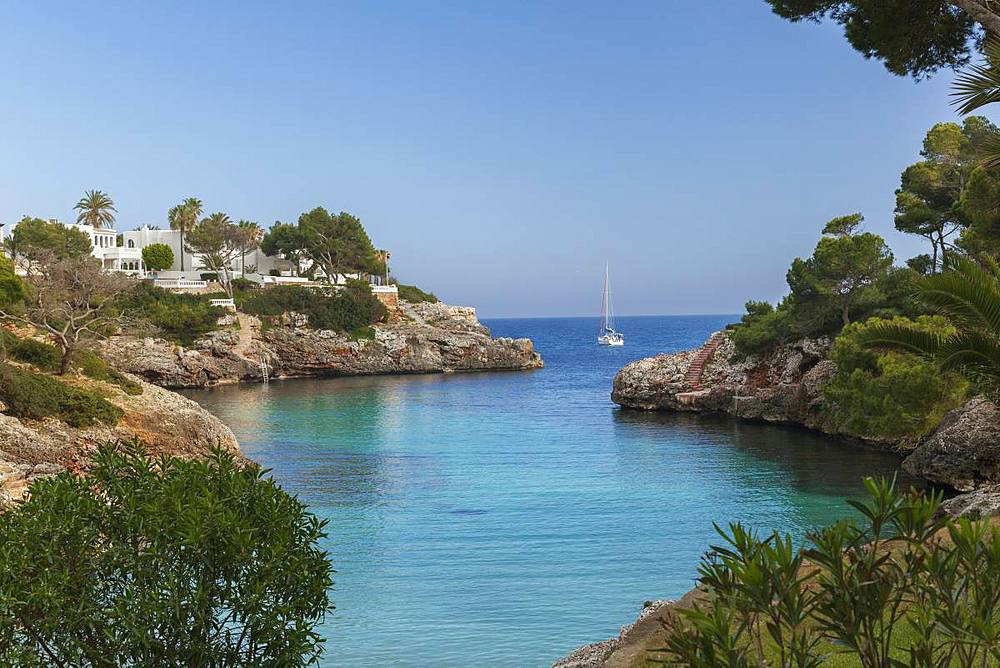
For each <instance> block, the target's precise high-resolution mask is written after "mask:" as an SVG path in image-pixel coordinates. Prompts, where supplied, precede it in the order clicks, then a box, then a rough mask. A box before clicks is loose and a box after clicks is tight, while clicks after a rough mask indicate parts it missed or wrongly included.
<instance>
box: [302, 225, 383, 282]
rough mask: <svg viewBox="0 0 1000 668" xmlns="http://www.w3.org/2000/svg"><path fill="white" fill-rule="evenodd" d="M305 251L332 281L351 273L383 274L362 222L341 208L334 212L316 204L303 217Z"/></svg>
mask: <svg viewBox="0 0 1000 668" xmlns="http://www.w3.org/2000/svg"><path fill="white" fill-rule="evenodd" d="M299 232H300V234H301V235H302V241H303V250H304V251H305V254H306V256H307V257H308V258H309V259H310V260H312V261H313V262H314V263H315V264H316V265H318V266H319V268H320V269H322V270H323V273H324V274H326V277H327V279H328V280H330V281H331V282H332V283H336V282H337V278H338V277H339V276H341V275H344V274H351V273H380V270H381V262H380V260H379V257H378V255H377V253H376V252H375V247H374V246H372V242H371V240H370V239H369V238H368V234H367V233H366V232H365V228H364V227H363V226H362V225H361V221H360V220H358V219H357V218H355V217H354V216H352V215H351V214H349V213H347V212H345V211H341V212H340V213H339V214H337V215H336V216H333V215H331V214H330V213H329V212H328V211H327V210H326V209H324V208H323V207H316V208H315V209H313V210H312V211H309V212H308V213H304V214H302V215H301V216H299Z"/></svg>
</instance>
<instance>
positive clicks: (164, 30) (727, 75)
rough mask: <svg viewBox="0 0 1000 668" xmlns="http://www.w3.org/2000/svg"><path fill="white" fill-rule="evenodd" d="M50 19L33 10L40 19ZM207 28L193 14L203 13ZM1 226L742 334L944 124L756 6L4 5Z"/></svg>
mask: <svg viewBox="0 0 1000 668" xmlns="http://www.w3.org/2000/svg"><path fill="white" fill-rule="evenodd" d="M43 4H44V5H45V6H42V5H43ZM209 4H211V6H208V5H209ZM0 21H2V23H3V24H4V25H5V26H6V27H7V30H5V35H4V39H3V40H2V41H0V58H2V60H3V62H4V63H5V67H3V68H0V96H2V100H3V104H2V106H0V128H2V137H3V141H2V144H0V145H2V147H3V150H2V152H0V156H2V157H3V160H0V220H3V221H5V222H11V221H14V220H17V219H18V218H19V217H20V216H22V215H24V214H31V215H38V216H42V217H59V218H62V219H64V220H65V219H69V218H70V217H71V215H72V206H73V204H74V203H75V201H76V200H77V199H78V198H79V196H80V195H81V193H82V191H83V190H84V189H87V188H99V189H102V190H106V191H108V192H109V193H111V195H112V196H113V197H114V199H115V201H116V202H117V204H118V209H119V227H120V228H122V229H130V228H132V227H135V226H137V225H138V224H141V223H151V224H163V223H164V220H165V216H166V210H167V209H168V208H169V207H170V206H171V205H172V204H174V203H176V202H177V201H179V200H180V199H182V198H184V197H187V196H191V195H194V196H198V197H200V198H201V199H202V200H203V201H204V202H205V206H206V207H207V208H208V209H209V210H211V211H216V210H222V211H226V212H228V213H229V214H230V215H231V216H232V217H233V218H248V219H252V220H258V221H260V222H261V223H263V224H265V225H269V224H270V223H272V222H273V221H274V220H284V221H294V220H295V219H296V218H297V216H298V214H299V213H301V212H302V211H305V210H308V209H310V208H312V207H314V206H317V205H324V206H327V207H328V208H331V209H337V210H340V209H343V210H347V211H350V212H352V213H354V214H356V215H358V216H360V217H361V219H362V221H363V222H364V223H365V225H366V227H367V228H368V230H369V232H370V234H371V236H372V238H373V240H374V241H375V242H376V244H377V245H380V246H386V247H389V248H391V249H392V251H393V262H392V265H393V269H394V272H395V273H396V275H397V276H398V277H399V278H400V279H401V280H402V281H404V282H408V283H416V284H418V285H420V286H422V287H425V288H426V289H430V290H434V291H435V292H437V293H438V294H439V295H440V296H441V297H442V298H444V299H446V300H448V301H450V302H452V303H461V304H471V305H475V306H477V307H479V311H480V315H482V316H486V317H496V316H539V315H587V314H593V313H596V312H598V311H599V308H600V286H601V279H602V272H603V265H604V261H605V260H607V261H609V262H610V263H611V270H612V284H613V287H614V290H615V303H616V308H617V310H618V312H619V313H622V314H653V313H735V312H739V311H741V310H742V304H743V302H744V301H746V300H747V299H750V298H753V299H775V298H778V297H780V296H781V295H782V294H783V292H784V288H785V284H784V274H785V270H786V269H787V267H788V264H789V262H790V260H791V259H792V258H793V257H794V256H796V255H806V254H808V253H810V252H811V249H812V247H813V245H814V244H815V242H816V238H817V237H818V235H819V230H820V228H821V227H822V225H823V223H824V222H825V221H826V220H827V219H829V218H831V217H833V216H836V215H841V214H844V213H849V212H853V211H861V212H863V213H864V214H865V216H866V218H867V221H868V227H869V229H871V230H873V231H876V232H878V233H881V234H883V235H885V236H886V238H887V239H888V240H889V242H890V244H891V245H892V246H893V249H894V250H895V251H896V254H897V256H898V257H899V259H900V260H902V259H905V258H907V257H910V256H912V255H914V254H916V253H918V252H923V248H922V245H921V243H920V241H919V240H917V239H908V238H905V237H904V236H903V235H899V234H897V233H896V232H895V231H894V230H893V229H892V208H893V201H894V196H893V191H894V189H895V188H896V187H897V186H898V183H899V173H900V171H901V170H902V169H903V168H904V167H905V166H906V165H907V164H909V163H910V162H913V161H914V160H916V159H917V157H918V156H917V152H918V150H919V147H920V141H921V139H922V137H923V134H924V132H925V131H926V130H927V128H929V127H930V126H931V125H932V124H933V123H935V122H937V121H942V120H952V119H954V118H955V115H954V113H953V112H952V110H951V109H950V108H949V105H948V100H947V92H948V83H949V81H950V78H951V75H950V73H944V74H941V75H938V76H937V77H935V78H933V79H931V80H929V81H924V82H921V83H915V82H913V81H912V80H909V79H900V78H897V77H894V76H892V75H890V74H889V73H888V72H886V71H885V69H884V68H883V67H882V65H881V64H879V63H876V62H873V61H866V60H864V59H863V58H862V57H861V56H860V55H859V54H857V53H856V52H854V51H853V50H852V49H851V48H850V47H849V46H848V45H847V43H846V42H845V41H844V39H843V37H842V35H841V34H840V31H839V29H838V28H837V27H836V26H834V25H814V24H798V25H795V24H790V23H787V22H785V21H782V20H781V19H779V18H778V17H776V16H774V15H772V14H771V12H770V10H769V8H768V6H767V5H766V4H765V3H764V2H763V1H757V0H741V1H740V2H734V1H733V0H701V1H699V2H690V1H687V2H681V1H679V0H659V1H650V2H622V3H607V2H572V3H571V2H532V3H522V2H490V3H476V2H458V1H456V2H398V3H395V2H341V3H327V2H317V3H306V2H302V3H287V4H286V3H273V2H267V3H263V2H262V3H250V2H231V3H181V2H177V3H161V4H158V5H154V4H153V3H125V2H123V3H115V4H112V3H65V4H62V5H60V4H57V3H5V4H4V5H2V7H0Z"/></svg>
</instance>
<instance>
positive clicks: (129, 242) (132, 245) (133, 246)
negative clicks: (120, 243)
mask: <svg viewBox="0 0 1000 668" xmlns="http://www.w3.org/2000/svg"><path fill="white" fill-rule="evenodd" d="M128 247H129V248H135V242H134V241H132V240H131V239H129V240H128Z"/></svg>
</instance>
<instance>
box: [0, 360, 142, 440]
mask: <svg viewBox="0 0 1000 668" xmlns="http://www.w3.org/2000/svg"><path fill="white" fill-rule="evenodd" d="M0 400H2V401H3V403H4V405H5V406H6V408H5V409H4V412H5V413H7V414H8V415H13V416H14V417H18V418H29V419H34V420H40V419H42V418H46V417H55V418H58V419H60V420H62V421H63V422H65V423H66V424H68V425H70V426H71V427H90V426H92V425H95V424H105V425H108V426H114V425H116V424H118V420H119V419H120V418H121V416H122V410H121V409H120V408H118V407H117V406H115V405H114V404H111V403H110V402H108V401H107V400H106V399H105V398H104V397H102V396H101V395H99V394H98V393H96V392H92V391H90V390H85V389H81V388H76V387H71V386H69V385H66V384H64V383H62V382H60V381H58V380H56V379H55V378H53V377H51V376H47V375H44V374H40V373H32V372H29V371H24V370H23V369H18V368H17V367H14V366H11V365H10V364H0Z"/></svg>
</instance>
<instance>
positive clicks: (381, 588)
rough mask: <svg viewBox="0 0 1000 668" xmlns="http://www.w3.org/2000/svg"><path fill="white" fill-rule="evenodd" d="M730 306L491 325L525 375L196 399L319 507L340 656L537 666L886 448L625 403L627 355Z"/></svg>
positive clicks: (805, 516)
mask: <svg viewBox="0 0 1000 668" xmlns="http://www.w3.org/2000/svg"><path fill="white" fill-rule="evenodd" d="M727 320H728V319H727V318H725V317H721V316H719V317H709V316H705V317H692V318H624V319H622V322H621V323H620V324H621V325H622V327H623V329H624V331H626V332H627V334H628V341H629V344H628V346H626V347H625V348H624V349H618V350H614V351H607V350H595V346H593V345H592V340H593V336H592V334H593V332H592V330H593V326H592V325H593V323H592V322H590V321H589V320H574V319H558V320H521V321H514V320H508V321H497V322H495V323H491V324H492V326H493V328H494V333H495V334H497V335H501V336H510V335H515V336H530V337H532V338H533V339H534V340H535V343H536V346H537V347H538V349H539V350H541V352H542V354H543V356H544V357H545V360H546V368H545V369H544V370H540V371H535V372H529V373H494V374H468V375H463V374H457V375H450V376H406V377H401V378H353V379H326V380H297V381H286V382H274V383H272V384H271V385H270V386H268V387H261V386H247V387H224V388H219V389H216V390H212V391H206V392H192V393H189V394H190V396H192V397H193V398H195V399H196V400H198V401H199V402H201V403H202V404H203V405H205V406H206V407H208V408H209V409H210V410H212V411H213V412H215V413H216V414H217V415H219V416H220V417H222V419H223V420H225V421H226V422H227V424H229V425H230V426H231V427H232V428H233V430H234V431H235V432H236V434H237V436H238V437H239V439H240V443H241V445H242V447H243V450H244V452H245V453H246V454H247V455H248V456H250V457H252V458H254V459H256V460H257V461H259V462H261V463H262V464H264V465H265V466H267V467H270V468H271V469H273V473H272V475H273V476H274V478H275V479H276V480H278V481H279V482H280V483H281V484H282V486H284V487H285V489H287V490H288V491H290V492H292V493H294V494H297V495H299V496H300V497H301V498H302V499H303V500H304V501H305V502H306V503H308V504H309V505H310V506H311V508H312V509H313V510H314V512H316V513H318V514H320V515H321V516H324V517H326V518H328V519H329V520H330V525H329V528H330V534H331V535H330V538H329V540H328V543H327V546H326V547H327V548H328V549H329V550H330V552H331V554H332V557H333V560H334V563H335V567H336V569H337V571H338V573H337V577H336V585H335V587H334V590H333V599H334V602H335V604H336V605H337V610H336V612H335V614H334V615H333V616H332V617H331V618H330V619H329V620H328V622H327V624H326V626H325V628H324V629H323V632H324V634H325V635H326V636H327V637H328V655H327V656H326V658H325V660H324V665H330V666H384V665H405V666H432V665H433V666H465V665H469V664H476V663H482V664H487V665H493V666H536V665H547V664H548V663H550V662H551V661H552V660H553V659H554V658H556V657H557V656H559V655H561V654H563V653H565V652H566V651H568V650H569V649H571V648H572V647H574V646H576V645H579V644H583V643H585V642H589V641H593V640H597V639H600V638H602V637H608V636H611V635H614V634H616V633H617V631H618V628H619V627H620V626H621V624H623V623H625V622H627V621H629V620H630V619H631V618H633V617H634V615H635V613H636V612H637V610H638V609H639V608H640V607H641V604H642V601H643V600H645V599H652V598H663V597H675V596H678V595H680V594H682V593H683V592H684V591H686V590H687V589H689V588H690V586H691V584H692V580H693V577H694V568H695V565H696V564H697V561H698V558H699V556H700V555H701V553H702V552H703V550H704V549H705V548H706V546H707V545H708V543H709V542H710V541H713V540H715V538H716V537H715V535H714V533H713V530H712V522H713V521H716V522H722V523H725V522H728V521H733V520H741V521H744V522H747V523H750V524H753V525H755V526H759V527H772V526H775V527H781V528H783V529H785V530H787V531H789V532H791V533H792V534H793V535H795V536H796V537H801V536H802V535H803V533H804V532H805V531H806V530H808V529H810V528H813V527H816V526H818V525H820V524H825V523H827V522H829V521H831V520H833V519H835V518H838V517H842V516H844V515H845V514H847V512H848V509H847V508H846V506H845V505H844V503H843V498H844V497H845V496H856V495H857V494H858V493H859V491H860V486H859V479H860V477H861V476H862V475H866V474H872V473H875V474H885V475H892V474H893V473H894V472H895V470H896V468H897V466H898V460H897V459H896V458H895V457H894V456H893V455H890V454H887V453H883V452H878V451H876V450H872V449H868V448H864V447H860V446H856V445H852V444H850V443H843V442H838V441H834V440H830V439H826V438H823V437H820V436H817V435H815V434H811V433H809V432H806V431H803V430H798V429H790V428H784V427H777V426H772V425H766V424H751V423H740V422H737V421H735V420H731V419H729V418H725V417H718V416H715V417H713V416H698V415H689V414H681V415H677V414H652V413H640V412H633V411H622V410H619V409H617V408H616V407H615V406H614V405H613V404H611V402H610V401H609V398H608V393H609V390H610V381H611V378H612V376H613V375H614V372H615V371H616V370H617V369H618V368H619V367H620V366H621V365H623V364H624V363H626V362H627V361H629V360H630V359H634V358H637V357H642V356H645V355H649V354H652V353H655V352H659V351H661V350H672V349H679V348H683V347H690V346H693V345H697V344H698V343H699V342H700V341H701V340H703V339H704V337H705V336H707V334H708V333H710V332H711V331H713V330H714V329H718V328H719V327H720V326H721V325H722V324H724V323H725V322H726V321H727Z"/></svg>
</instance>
